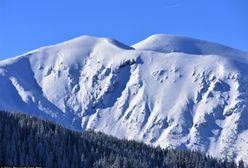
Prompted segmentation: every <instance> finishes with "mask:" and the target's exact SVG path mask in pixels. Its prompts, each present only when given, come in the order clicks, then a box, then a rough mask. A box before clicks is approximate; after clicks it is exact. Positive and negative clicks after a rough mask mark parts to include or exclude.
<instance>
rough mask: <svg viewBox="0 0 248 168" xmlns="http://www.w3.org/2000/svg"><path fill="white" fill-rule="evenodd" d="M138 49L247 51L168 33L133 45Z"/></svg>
mask: <svg viewBox="0 0 248 168" xmlns="http://www.w3.org/2000/svg"><path fill="white" fill-rule="evenodd" d="M132 47H133V48H135V49H136V50H149V51H156V52H163V53H170V52H182V53H187V54H195V55H225V56H231V55H244V54H246V53H244V52H242V51H239V50H236V49H233V48H230V47H227V46H224V45H221V44H217V43H213V42H209V41H204V40H199V39H195V38H191V37H185V36H176V35H168V34H155V35H152V36H150V37H148V38H146V39H145V40H143V41H141V42H138V43H137V44H134V45H133V46H132Z"/></svg>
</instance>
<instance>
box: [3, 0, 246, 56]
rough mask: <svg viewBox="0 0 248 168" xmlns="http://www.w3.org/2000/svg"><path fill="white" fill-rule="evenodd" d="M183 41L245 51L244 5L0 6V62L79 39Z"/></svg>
mask: <svg viewBox="0 0 248 168" xmlns="http://www.w3.org/2000/svg"><path fill="white" fill-rule="evenodd" d="M157 33H165V34H176V35H186V36H191V37H195V38H200V39H205V40H210V41H215V42H218V43H222V44H225V45H229V46H232V47H234V48H238V49H241V50H244V51H248V0H0V60H2V59H5V58H8V57H12V56H16V55H19V54H22V53H24V52H27V51H30V50H32V49H35V48H38V47H42V46H45V45H51V44H56V43H59V42H62V41H65V40H69V39H72V38H74V37H78V36H81V35H85V34H87V35H93V36H101V37H111V38H114V39H117V40H119V41H121V42H123V43H126V44H128V45H132V44H134V43H136V42H138V41H140V40H142V39H144V38H146V37H148V36H149V35H152V34H157Z"/></svg>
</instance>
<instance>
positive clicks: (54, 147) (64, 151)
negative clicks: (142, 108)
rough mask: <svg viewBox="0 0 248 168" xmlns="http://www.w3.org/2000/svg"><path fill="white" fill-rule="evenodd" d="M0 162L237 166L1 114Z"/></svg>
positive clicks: (67, 166)
mask: <svg viewBox="0 0 248 168" xmlns="http://www.w3.org/2000/svg"><path fill="white" fill-rule="evenodd" d="M0 133H1V134H0V145H1V147H0V166H41V167H49V168H50V167H51V168H56V167H58V168H77V167H96V168H97V167H99V168H106V167H112V168H118V167H123V168H128V167H138V168H139V167H140V168H146V167H149V168H156V167H159V168H160V167H165V168H236V167H242V166H243V163H242V162H241V163H240V165H239V166H237V165H236V164H235V163H234V162H229V161H226V160H224V161H223V160H222V161H221V160H217V159H214V158H212V157H209V156H206V155H204V154H202V153H200V152H196V151H176V150H173V149H161V148H159V147H157V148H154V147H151V146H148V145H145V144H143V143H139V142H135V141H129V140H119V139H117V138H114V137H112V136H108V135H105V134H103V133H100V132H94V131H85V132H82V133H81V132H75V131H72V130H69V129H66V128H63V127H61V126H59V125H56V124H53V123H51V122H49V121H44V120H41V119H38V118H36V117H30V116H27V115H24V114H20V113H6V112H0Z"/></svg>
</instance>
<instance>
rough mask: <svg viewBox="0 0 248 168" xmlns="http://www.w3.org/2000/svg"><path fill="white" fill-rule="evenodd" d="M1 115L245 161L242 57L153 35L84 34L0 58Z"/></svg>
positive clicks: (247, 79) (247, 125) (246, 75)
mask: <svg viewBox="0 0 248 168" xmlns="http://www.w3.org/2000/svg"><path fill="white" fill-rule="evenodd" d="M0 109H2V110H7V111H18V112H25V113H28V114H31V115H36V116H40V117H42V118H47V119H50V120H53V121H55V122H56V123H59V124H62V125H64V126H65V127H67V128H71V129H76V130H85V129H89V128H91V129H95V130H99V131H103V132H105V133H107V134H111V135H114V136H117V137H120V138H123V137H125V138H128V139H135V140H138V141H144V142H146V143H148V144H153V145H160V146H161V147H175V148H178V149H197V150H202V151H205V152H208V153H209V154H210V155H212V156H214V157H223V158H231V159H236V160H240V159H241V158H242V159H243V160H244V161H245V162H246V163H248V139H247V137H248V54H247V53H245V52H242V51H239V50H235V49H232V48H229V47H226V46H223V45H220V44H215V43H211V42H206V41H202V40H197V39H192V38H188V37H178V36H172V35H154V36H151V37H149V38H147V39H145V40H144V41H141V42H139V43H137V44H135V45H133V46H132V47H130V46H126V45H124V44H122V43H120V42H118V41H116V40H113V39H108V38H96V37H91V36H82V37H79V38H76V39H73V40H70V41H67V42H64V43H61V44H58V45H54V46H49V47H43V48H40V49H37V50H34V51H31V52H29V53H26V54H24V55H21V56H18V57H15V58H11V59H7V60H4V61H0Z"/></svg>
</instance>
